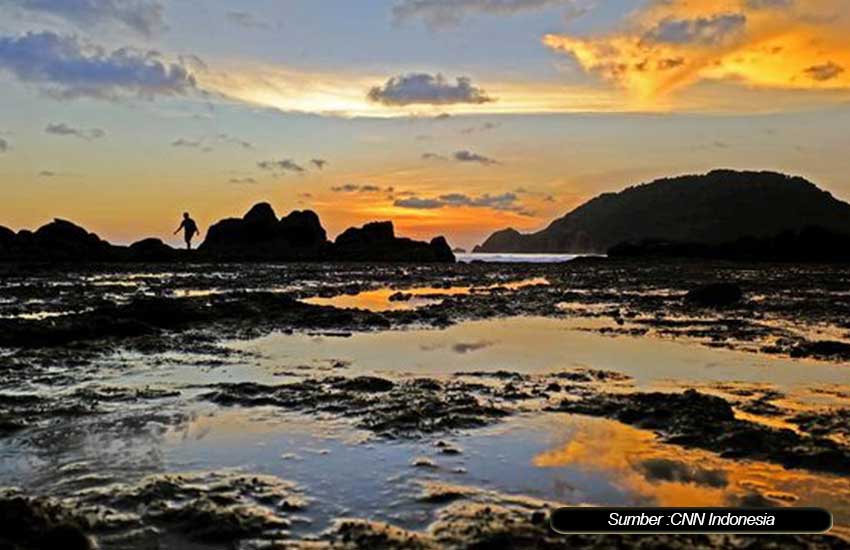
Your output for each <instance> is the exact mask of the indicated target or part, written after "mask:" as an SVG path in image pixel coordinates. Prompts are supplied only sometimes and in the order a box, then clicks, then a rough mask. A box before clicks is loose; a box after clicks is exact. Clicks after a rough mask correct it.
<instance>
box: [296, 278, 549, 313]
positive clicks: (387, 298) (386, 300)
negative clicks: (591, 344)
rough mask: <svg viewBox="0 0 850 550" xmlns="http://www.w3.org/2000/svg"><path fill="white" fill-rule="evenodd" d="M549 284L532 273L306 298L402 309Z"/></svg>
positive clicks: (351, 305)
mask: <svg viewBox="0 0 850 550" xmlns="http://www.w3.org/2000/svg"><path fill="white" fill-rule="evenodd" d="M548 284H549V281H547V280H546V278H544V277H533V278H531V279H521V280H518V281H509V282H505V283H498V284H492V285H485V286H449V287H436V286H427V287H414V288H406V289H395V288H379V289H375V290H367V291H363V292H357V293H356V294H339V295H337V296H331V297H327V298H325V297H313V298H307V299H306V300H304V302H306V303H308V304H313V305H317V306H333V307H338V308H354V309H367V310H369V311H402V310H412V309H416V308H418V307H422V306H427V305H435V304H439V303H441V302H442V301H443V298H445V297H447V296H464V295H468V294H474V293H476V292H478V293H486V292H491V291H494V290H517V289H520V288H523V287H527V286H535V285H548Z"/></svg>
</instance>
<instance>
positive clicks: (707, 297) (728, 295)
mask: <svg viewBox="0 0 850 550" xmlns="http://www.w3.org/2000/svg"><path fill="white" fill-rule="evenodd" d="M743 298H744V293H743V291H742V290H741V287H740V286H738V285H737V284H735V283H715V284H709V285H703V286H700V287H697V288H695V289H693V290H691V291H689V292H688V294H687V295H686V296H685V301H686V302H690V303H692V304H695V305H698V306H702V307H722V306H729V305H732V304H736V303H738V302H740V301H741V300H742V299H743Z"/></svg>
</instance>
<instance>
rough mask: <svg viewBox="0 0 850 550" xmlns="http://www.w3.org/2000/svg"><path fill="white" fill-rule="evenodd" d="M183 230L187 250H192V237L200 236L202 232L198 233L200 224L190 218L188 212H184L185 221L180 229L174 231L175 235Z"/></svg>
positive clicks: (181, 223)
mask: <svg viewBox="0 0 850 550" xmlns="http://www.w3.org/2000/svg"><path fill="white" fill-rule="evenodd" d="M181 229H182V230H183V239H185V240H186V250H192V237H194V236H195V235H198V236H200V235H201V232H200V231H198V224H196V223H195V220H193V219H192V218H190V217H189V213H188V212H183V221H182V222H180V227H178V228H177V229H176V230H175V231H174V234H175V235H176V234H177V233H179V232H180V230H181Z"/></svg>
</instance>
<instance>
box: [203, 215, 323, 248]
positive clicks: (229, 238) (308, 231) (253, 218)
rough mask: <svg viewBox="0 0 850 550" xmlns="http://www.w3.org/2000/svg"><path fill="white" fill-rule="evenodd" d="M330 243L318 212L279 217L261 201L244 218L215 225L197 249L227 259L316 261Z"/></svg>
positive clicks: (231, 219)
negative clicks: (279, 218) (280, 218)
mask: <svg viewBox="0 0 850 550" xmlns="http://www.w3.org/2000/svg"><path fill="white" fill-rule="evenodd" d="M327 245H328V243H327V236H326V233H325V230H324V229H323V228H322V226H321V223H320V222H319V217H318V216H317V215H316V214H315V212H310V211H303V212H300V211H299V212H292V213H291V214H290V215H289V216H287V217H285V218H283V219H282V220H278V219H277V215H276V214H275V212H274V210H273V209H272V207H271V205H269V204H268V203H259V204H256V205H254V206H253V207H252V208H251V209H250V210H249V211H248V212H247V213H246V214H245V215H244V216H243V217H242V218H241V219H240V218H229V219H226V220H222V221H220V222H218V223H216V224H213V225H212V226H211V227H210V228H209V230H208V231H207V236H206V239H205V240H204V242H203V243H202V244H201V246H200V247H199V249H198V250H199V251H200V252H201V253H202V254H203V255H205V256H209V257H213V258H219V259H225V260H279V261H287V260H316V259H320V258H321V257H322V256H323V254H324V252H325V249H326V247H327Z"/></svg>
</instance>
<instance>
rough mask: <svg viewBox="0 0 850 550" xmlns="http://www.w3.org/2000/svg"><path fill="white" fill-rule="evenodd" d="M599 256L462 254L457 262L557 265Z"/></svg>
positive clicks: (457, 256)
mask: <svg viewBox="0 0 850 550" xmlns="http://www.w3.org/2000/svg"><path fill="white" fill-rule="evenodd" d="M597 256H600V257H601V255H598V254H510V253H498V254H494V253H475V252H471V253H462V254H455V258H457V261H459V262H464V263H470V262H492V263H530V264H555V263H562V262H569V261H572V260H575V259H576V258H583V257H597Z"/></svg>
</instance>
